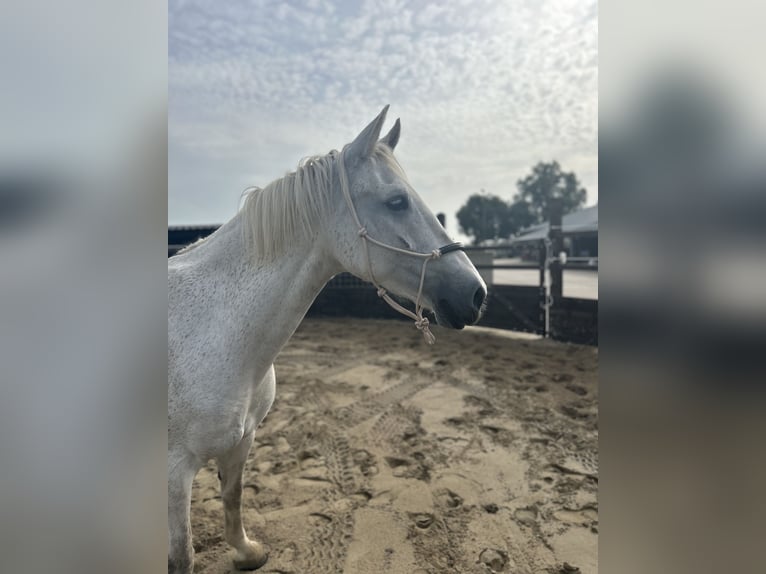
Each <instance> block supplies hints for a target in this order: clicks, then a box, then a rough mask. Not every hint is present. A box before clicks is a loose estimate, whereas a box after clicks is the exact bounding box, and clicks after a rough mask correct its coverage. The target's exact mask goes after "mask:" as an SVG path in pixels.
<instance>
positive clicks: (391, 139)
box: [380, 118, 402, 151]
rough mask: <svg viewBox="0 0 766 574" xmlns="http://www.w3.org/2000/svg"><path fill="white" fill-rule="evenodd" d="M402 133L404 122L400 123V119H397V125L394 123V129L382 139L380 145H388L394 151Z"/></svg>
mask: <svg viewBox="0 0 766 574" xmlns="http://www.w3.org/2000/svg"><path fill="white" fill-rule="evenodd" d="M401 133H402V122H400V121H399V118H396V123H394V127H392V128H391V131H389V132H388V133H387V134H386V135H384V136H383V137H382V138H381V139H380V143H383V144H386V145H387V146H388V147H389V148H391V151H394V148H395V147H396V144H397V143H399V135H400V134H401Z"/></svg>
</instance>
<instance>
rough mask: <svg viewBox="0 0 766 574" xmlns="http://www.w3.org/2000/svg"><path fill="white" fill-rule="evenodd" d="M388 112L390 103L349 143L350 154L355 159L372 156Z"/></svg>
mask: <svg viewBox="0 0 766 574" xmlns="http://www.w3.org/2000/svg"><path fill="white" fill-rule="evenodd" d="M386 112H388V105H386V107H385V108H383V111H382V112H380V113H379V114H378V117H377V118H375V119H374V120H372V121H371V122H370V124H369V125H368V126H367V127H366V128H364V129H363V130H362V132H361V133H360V134H359V135H358V136H356V139H355V140H354V141H352V142H351V143H350V144H348V152H347V153H348V155H349V156H350V157H352V158H355V159H363V158H367V157H370V156H371V155H372V152H373V151H374V150H375V144H376V143H378V138H379V137H380V129H381V128H382V127H383V122H384V121H386Z"/></svg>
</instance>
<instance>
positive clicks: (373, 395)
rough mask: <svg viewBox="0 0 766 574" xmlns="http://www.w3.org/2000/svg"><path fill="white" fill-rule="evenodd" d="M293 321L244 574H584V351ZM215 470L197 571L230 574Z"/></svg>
mask: <svg viewBox="0 0 766 574" xmlns="http://www.w3.org/2000/svg"><path fill="white" fill-rule="evenodd" d="M434 334H435V335H436V337H437V339H438V340H437V343H436V345H435V346H433V347H428V346H427V345H426V344H425V343H424V342H423V341H422V338H421V336H420V334H419V333H418V332H417V331H416V329H415V328H414V327H413V326H412V325H411V324H410V323H407V322H402V321H375V320H348V319H343V320H338V319H308V320H306V321H304V323H303V325H302V326H301V327H300V329H299V330H298V332H297V333H296V334H295V336H294V337H293V338H292V340H291V341H290V343H289V344H288V346H287V347H286V348H285V350H284V352H283V353H282V354H281V355H280V357H279V359H278V361H277V365H276V371H277V398H276V402H275V404H274V407H273V409H272V410H271V413H270V414H269V415H268V416H267V417H266V420H265V421H264V423H263V424H262V426H261V427H260V429H259V431H258V433H257V435H256V439H255V444H254V446H253V450H252V451H251V454H250V461H249V464H248V467H247V469H246V470H245V485H246V486H245V493H244V497H243V498H244V502H243V504H244V507H245V511H244V516H245V524H246V527H247V529H248V532H249V534H250V536H251V537H252V538H257V539H259V540H261V541H262V542H264V543H265V544H266V545H267V546H268V548H269V549H270V553H271V557H270V559H269V562H268V563H267V564H266V565H265V566H264V567H263V568H262V569H261V570H259V572H264V573H266V572H270V573H283V574H286V573H295V574H336V573H344V574H382V573H391V574H445V573H477V574H478V573H483V574H486V573H490V572H507V573H509V574H543V573H545V574H565V573H566V574H575V573H578V572H580V573H582V574H595V573H596V572H597V548H598V502H597V490H598V450H597V449H598V386H597V363H598V351H597V349H595V348H591V347H581V346H577V345H566V344H562V343H554V342H551V341H544V340H535V339H531V338H525V337H523V336H519V335H512V334H507V333H503V332H500V331H495V330H487V329H466V330H465V331H462V332H455V331H446V330H444V329H440V328H435V329H434ZM216 472H217V471H216V468H215V465H214V463H212V462H211V463H210V465H208V467H207V468H205V469H203V470H202V471H201V472H200V473H199V475H198V476H197V479H196V480H195V485H194V492H193V495H192V496H193V498H192V528H193V531H194V547H195V550H196V568H195V572H203V573H205V574H222V573H225V572H230V571H233V570H232V566H231V562H230V559H229V550H228V549H227V546H226V544H225V542H224V541H223V510H222V505H221V499H220V493H219V488H218V479H217V476H216Z"/></svg>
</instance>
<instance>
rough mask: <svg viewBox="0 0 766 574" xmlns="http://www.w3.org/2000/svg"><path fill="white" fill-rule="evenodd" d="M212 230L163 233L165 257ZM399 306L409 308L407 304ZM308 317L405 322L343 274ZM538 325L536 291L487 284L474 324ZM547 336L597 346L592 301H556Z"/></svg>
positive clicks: (534, 329) (537, 329)
mask: <svg viewBox="0 0 766 574" xmlns="http://www.w3.org/2000/svg"><path fill="white" fill-rule="evenodd" d="M217 228H218V226H217V225H209V226H189V227H171V228H168V256H169V257H170V256H172V255H174V254H175V253H176V252H177V251H178V250H179V249H181V248H182V247H183V246H185V245H188V244H189V243H193V242H194V241H196V240H197V239H199V238H201V237H206V236H208V235H210V234H211V233H213V232H214V231H215V230H216V229H217ZM403 303H404V304H405V305H406V306H407V307H408V308H411V307H412V303H409V302H403ZM308 316H314V317H361V318H374V319H400V320H409V319H408V318H407V317H404V316H403V315H401V314H400V313H397V312H396V311H394V310H393V309H392V308H391V307H389V306H388V305H387V304H386V303H385V302H383V301H382V300H381V299H380V298H379V297H378V295H377V293H376V292H375V288H374V287H372V285H370V284H369V283H365V282H364V281H362V280H360V279H358V278H356V277H354V276H353V275H351V274H349V273H341V274H340V275H338V276H336V277H334V278H333V279H332V280H331V281H330V282H329V283H328V284H327V286H325V288H324V289H323V290H322V291H321V292H320V293H319V296H318V297H317V298H316V300H315V301H314V303H313V305H312V306H311V308H310V309H309V311H308ZM543 321H544V318H543V314H542V307H541V300H540V289H539V288H538V287H522V286H516V285H490V287H489V294H488V297H487V308H486V311H485V313H484V315H483V317H482V319H481V321H479V325H481V326H484V327H494V328H497V329H508V330H512V331H522V332H526V333H536V334H542V332H543ZM551 337H552V338H553V339H556V340H558V341H566V342H572V343H579V344H585V345H598V301H594V300H588V299H572V298H568V297H563V298H559V299H556V300H555V301H554V305H553V307H552V308H551Z"/></svg>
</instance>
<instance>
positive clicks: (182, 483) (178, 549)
mask: <svg viewBox="0 0 766 574" xmlns="http://www.w3.org/2000/svg"><path fill="white" fill-rule="evenodd" d="M168 460H170V458H169V459H168ZM195 474H197V471H196V469H195V468H194V467H193V466H192V465H191V464H188V465H187V464H184V463H183V462H181V463H177V464H173V465H170V466H169V467H168V574H191V572H192V567H193V565H194V548H193V547H192V538H191V523H190V521H189V513H190V506H191V491H192V482H193V481H194V475H195Z"/></svg>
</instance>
